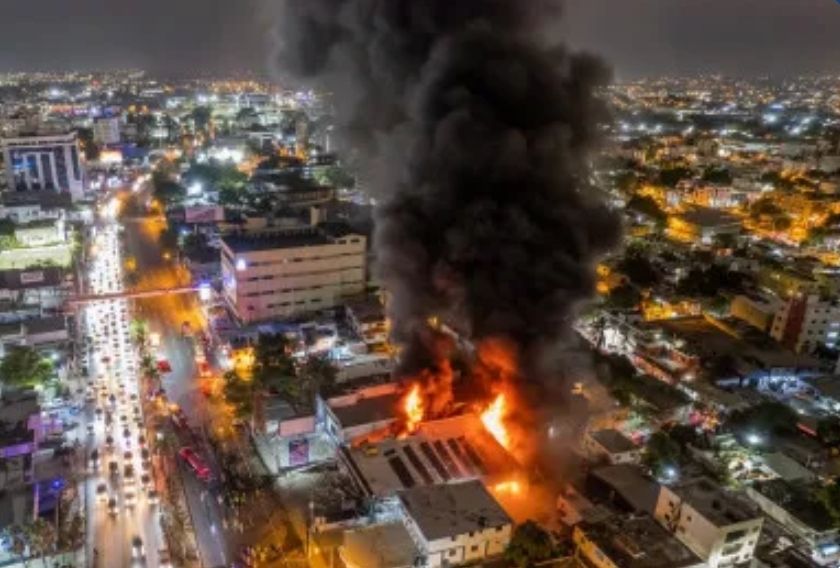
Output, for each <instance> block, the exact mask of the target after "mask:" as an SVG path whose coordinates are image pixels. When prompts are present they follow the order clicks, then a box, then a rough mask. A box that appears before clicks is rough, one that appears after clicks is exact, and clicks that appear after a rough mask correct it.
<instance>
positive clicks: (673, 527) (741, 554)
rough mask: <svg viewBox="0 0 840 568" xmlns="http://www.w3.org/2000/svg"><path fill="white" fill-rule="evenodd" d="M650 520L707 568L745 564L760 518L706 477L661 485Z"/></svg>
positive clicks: (759, 525) (752, 547)
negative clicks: (658, 523)
mask: <svg viewBox="0 0 840 568" xmlns="http://www.w3.org/2000/svg"><path fill="white" fill-rule="evenodd" d="M654 517H655V518H656V520H657V521H659V522H660V523H661V524H662V525H663V526H664V527H665V528H666V529H668V530H669V531H671V532H672V533H673V534H675V535H676V536H677V538H678V539H680V541H682V543H683V544H685V545H686V546H687V547H688V548H690V549H691V550H692V551H693V552H694V553H695V554H697V555H698V556H699V557H700V558H702V559H703V560H704V561H705V562H706V563H707V565H708V566H709V568H719V567H720V568H727V567H730V566H736V565H739V564H742V563H745V562H749V561H750V560H751V559H752V558H753V555H754V552H755V546H756V543H757V542H758V537H759V533H760V532H761V527H762V524H763V522H764V518H763V517H762V516H761V515H760V514H759V513H757V512H753V511H752V509H751V507H749V506H748V505H747V504H746V503H745V502H743V500H740V499H737V498H736V496H735V495H733V494H730V493H725V492H724V491H723V490H722V489H721V488H720V487H719V486H718V485H716V484H715V483H714V482H713V481H711V480H710V479H707V478H699V479H693V480H689V481H686V482H683V483H679V484H676V485H672V486H670V487H669V486H665V485H663V486H661V487H660V490H659V498H658V500H657V502H656V509H655V511H654Z"/></svg>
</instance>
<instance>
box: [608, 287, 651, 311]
mask: <svg viewBox="0 0 840 568" xmlns="http://www.w3.org/2000/svg"><path fill="white" fill-rule="evenodd" d="M641 301H642V294H641V293H640V292H639V291H638V290H637V289H636V287H635V286H633V285H632V284H622V285H621V286H616V287H615V288H613V289H612V290H611V291H610V295H609V296H608V297H607V304H608V305H609V307H611V308H615V309H619V310H629V309H635V308H638V307H639V304H640V303H641Z"/></svg>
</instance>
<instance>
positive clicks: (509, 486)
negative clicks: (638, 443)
mask: <svg viewBox="0 0 840 568" xmlns="http://www.w3.org/2000/svg"><path fill="white" fill-rule="evenodd" d="M493 489H494V490H495V491H496V492H497V493H510V494H511V495H519V493H520V492H521V491H522V486H521V485H520V484H519V482H518V481H502V482H500V483H497V484H496V485H494V486H493Z"/></svg>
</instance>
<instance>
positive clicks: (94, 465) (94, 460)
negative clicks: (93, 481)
mask: <svg viewBox="0 0 840 568" xmlns="http://www.w3.org/2000/svg"><path fill="white" fill-rule="evenodd" d="M90 467H91V469H92V470H93V471H96V470H97V469H99V448H93V450H92V451H91V452H90Z"/></svg>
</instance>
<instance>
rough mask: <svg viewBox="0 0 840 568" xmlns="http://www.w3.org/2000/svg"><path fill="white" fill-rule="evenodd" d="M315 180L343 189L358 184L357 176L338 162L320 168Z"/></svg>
mask: <svg viewBox="0 0 840 568" xmlns="http://www.w3.org/2000/svg"><path fill="white" fill-rule="evenodd" d="M315 180H316V181H317V182H318V183H319V184H321V185H326V186H330V187H337V188H341V189H346V188H352V187H354V186H355V185H356V178H355V177H353V175H352V174H350V172H348V171H347V170H346V169H344V168H343V167H341V166H339V165H338V164H333V165H331V166H327V167H326V168H323V169H321V170H319V171H318V172H317V173H316V174H315Z"/></svg>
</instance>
